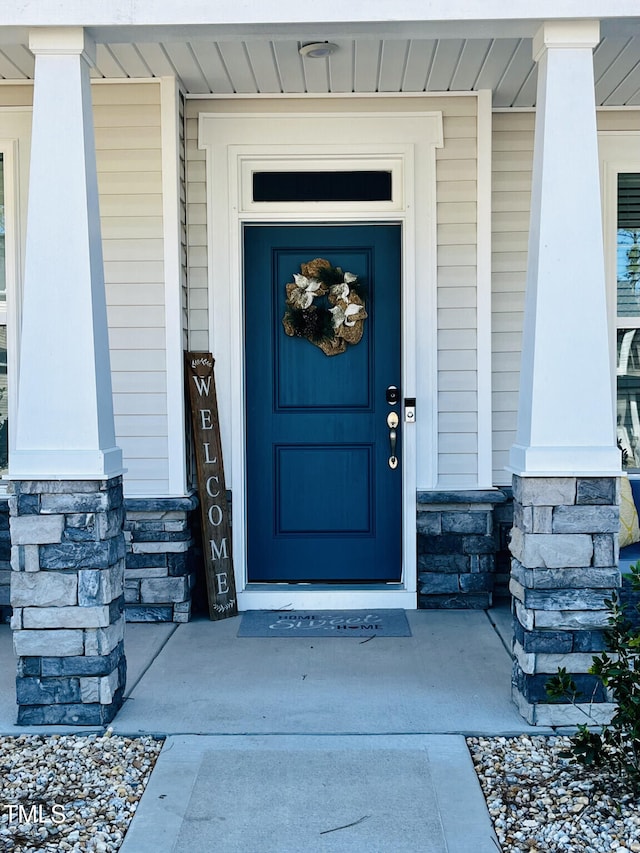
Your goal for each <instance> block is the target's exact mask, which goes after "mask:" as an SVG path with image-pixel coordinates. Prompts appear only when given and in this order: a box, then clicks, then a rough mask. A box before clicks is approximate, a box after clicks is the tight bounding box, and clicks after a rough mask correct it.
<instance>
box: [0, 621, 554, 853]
mask: <svg viewBox="0 0 640 853" xmlns="http://www.w3.org/2000/svg"><path fill="white" fill-rule="evenodd" d="M408 617H409V622H410V625H411V629H412V634H413V636H412V637H400V638H389V639H380V638H377V637H376V638H373V639H371V640H367V641H366V642H364V641H362V640H359V639H354V638H321V639H311V638H289V637H287V638H284V639H277V638H268V639H255V638H238V637H236V633H237V630H238V626H239V623H240V618H241V617H236V618H232V619H227V620H224V621H221V622H216V623H213V622H209V621H208V620H197V621H194V622H191V623H189V624H186V625H180V626H174V625H137V624H133V625H127V634H126V638H125V647H126V653H127V659H128V666H129V678H128V684H129V685H130V686H129V688H128V698H127V700H126V702H125V705H124V707H123V708H122V710H121V711H120V713H119V714H118V716H117V717H116V720H115V721H114V723H113V728H114V731H115V732H117V733H120V734H128V735H136V734H140V733H150V734H157V735H163V736H166V738H167V739H166V742H165V746H164V749H163V751H162V753H161V756H160V758H159V760H158V763H157V765H156V768H155V770H154V772H153V774H152V777H151V781H150V783H149V785H148V787H147V790H146V791H145V794H144V796H143V798H142V800H141V803H140V805H139V808H138V811H137V813H136V816H135V818H134V820H133V822H132V824H131V827H130V829H129V832H128V833H127V836H126V839H125V842H124V844H123V846H122V848H121V850H122V853H152V851H153V853H156V851H160V853H164V851H167V853H169V851H171V853H187V851H188V853H199V852H200V851H203V853H204V851H207V853H208V851H213V850H215V851H216V853H235V851H242V853H289V851H291V853H293V851H300V850H311V851H315V850H319V851H330V853H333V851H358V853H360V851H362V853H364V851H366V853H431V851H433V853H440V851H442V853H471V851H473V853H496V850H497V847H496V843H495V841H494V839H493V832H492V827H491V822H490V820H489V815H488V812H487V809H486V806H485V803H484V798H483V796H482V793H481V791H480V787H479V784H478V782H477V779H476V776H475V773H474V771H473V766H472V763H471V759H470V756H469V753H468V750H467V748H466V745H465V740H464V736H465V735H470V734H490V735H498V734H517V733H521V732H524V731H535V732H536V733H542V731H543V730H541V729H532V728H531V727H529V726H527V725H526V723H525V722H524V721H523V720H522V718H521V717H520V716H519V714H518V713H517V711H516V709H515V707H514V706H513V705H512V703H511V700H510V679H511V659H510V655H509V652H508V646H509V643H510V634H511V619H510V615H509V613H508V609H507V608H494V609H493V610H492V611H489V613H483V612H464V611H450V612H442V611H438V612H429V611H426V612H413V613H408ZM10 658H11V652H10V632H9V630H8V628H7V629H6V630H5V626H2V631H1V632H0V673H1V674H0V678H1V679H2V681H1V683H0V733H4V734H12V733H16V732H18V731H20V730H19V729H18V728H17V727H16V726H15V725H13V721H14V720H15V705H14V704H13V703H14V702H15V690H14V687H13V676H14V672H15V666H14V665H13V662H12V661H11V660H10ZM7 673H9V674H10V676H9V677H8V675H7ZM41 730H42V731H46V732H50V733H51V732H53V731H54V730H57V731H62V730H63V729H61V728H57V727H56V729H54V728H53V727H45V728H43V729H41ZM23 731H24V730H23ZM28 731H37V729H35V728H31V729H28ZM64 731H73V730H71V729H64ZM76 731H82V730H79V729H77V730H76Z"/></svg>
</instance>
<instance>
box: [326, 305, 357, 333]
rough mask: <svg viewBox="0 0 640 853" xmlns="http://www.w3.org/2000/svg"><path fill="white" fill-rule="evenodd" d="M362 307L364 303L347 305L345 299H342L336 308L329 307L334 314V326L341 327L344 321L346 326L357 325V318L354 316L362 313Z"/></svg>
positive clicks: (335, 327)
mask: <svg viewBox="0 0 640 853" xmlns="http://www.w3.org/2000/svg"><path fill="white" fill-rule="evenodd" d="M343 306H344V307H343ZM361 308H362V305H356V304H355V302H349V303H347V304H346V305H345V301H344V300H340V302H338V304H337V305H336V306H335V307H334V308H331V309H329V310H330V311H331V314H332V323H333V328H334V329H339V328H340V326H342V324H343V323H344V325H345V326H355V324H356V319H353V318H354V317H355V315H357V314H359V313H360V310H361Z"/></svg>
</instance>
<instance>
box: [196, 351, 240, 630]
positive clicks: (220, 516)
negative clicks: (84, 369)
mask: <svg viewBox="0 0 640 853" xmlns="http://www.w3.org/2000/svg"><path fill="white" fill-rule="evenodd" d="M213 365H214V358H213V356H212V355H211V353H208V352H187V353H185V378H186V382H187V385H188V387H189V402H190V405H191V420H192V423H193V438H194V444H195V456H196V470H197V475H198V495H199V498H200V511H201V515H202V547H203V551H204V566H205V576H206V581H207V599H208V602H209V618H210V619H225V618H226V617H228V616H235V615H236V614H237V612H238V602H237V600H236V584H235V578H234V575H233V560H232V558H231V525H230V518H229V506H228V504H227V491H226V486H225V481H224V467H223V464H222V444H221V441H220V423H219V421H218V404H217V402H216V383H215V379H214V376H213Z"/></svg>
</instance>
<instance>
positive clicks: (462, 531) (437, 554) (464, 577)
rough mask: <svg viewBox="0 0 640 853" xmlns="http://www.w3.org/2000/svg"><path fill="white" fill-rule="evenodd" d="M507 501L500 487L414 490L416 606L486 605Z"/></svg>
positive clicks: (462, 606) (493, 577) (423, 607)
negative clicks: (501, 509) (498, 516)
mask: <svg viewBox="0 0 640 853" xmlns="http://www.w3.org/2000/svg"><path fill="white" fill-rule="evenodd" d="M506 501H507V495H506V494H505V493H504V492H502V491H500V490H499V489H489V490H486V491H480V490H479V491H460V492H418V518H417V537H418V541H417V546H418V608H420V609H452V608H487V607H490V606H491V603H492V600H493V590H494V583H495V572H496V555H497V553H498V551H499V548H500V529H499V528H498V525H497V524H496V520H495V518H494V516H495V513H496V509H497V508H498V507H501V506H502V505H503V504H505V503H506ZM506 516H507V517H508V516H509V513H508V512H507V513H506Z"/></svg>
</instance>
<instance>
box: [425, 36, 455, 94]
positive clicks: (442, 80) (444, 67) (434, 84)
mask: <svg viewBox="0 0 640 853" xmlns="http://www.w3.org/2000/svg"><path fill="white" fill-rule="evenodd" d="M462 45H463V41H462V39H446V40H441V41H439V42H438V45H437V47H436V55H435V57H434V60H433V65H432V66H431V72H430V73H429V79H428V80H427V90H428V91H429V92H448V91H449V90H450V89H451V80H452V78H453V75H454V72H455V70H456V68H457V67H458V60H459V59H460V53H461V51H462Z"/></svg>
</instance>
